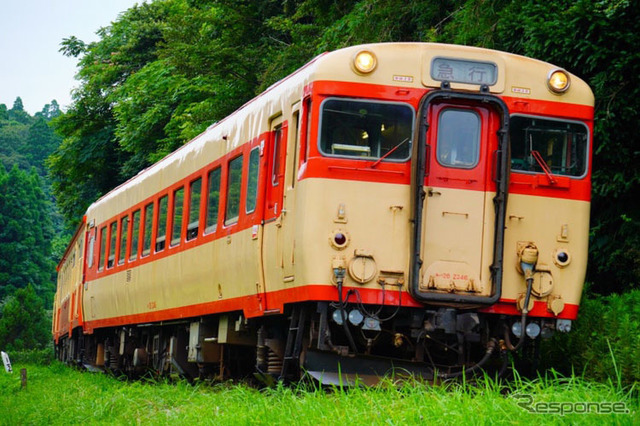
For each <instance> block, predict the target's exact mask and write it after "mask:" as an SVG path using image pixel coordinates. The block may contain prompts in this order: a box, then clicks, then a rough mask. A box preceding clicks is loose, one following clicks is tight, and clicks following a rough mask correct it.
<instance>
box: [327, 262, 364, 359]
mask: <svg viewBox="0 0 640 426" xmlns="http://www.w3.org/2000/svg"><path fill="white" fill-rule="evenodd" d="M345 272H346V271H345V269H344V268H334V270H333V275H334V276H335V277H336V284H337V285H338V302H339V304H340V307H339V309H340V318H341V319H342V327H344V332H345V334H346V335H347V339H348V340H349V347H351V350H352V351H353V353H354V354H357V353H358V349H357V348H356V342H355V341H354V340H353V336H352V335H351V330H349V324H347V315H346V314H345V312H344V304H343V300H342V284H343V282H344V275H345Z"/></svg>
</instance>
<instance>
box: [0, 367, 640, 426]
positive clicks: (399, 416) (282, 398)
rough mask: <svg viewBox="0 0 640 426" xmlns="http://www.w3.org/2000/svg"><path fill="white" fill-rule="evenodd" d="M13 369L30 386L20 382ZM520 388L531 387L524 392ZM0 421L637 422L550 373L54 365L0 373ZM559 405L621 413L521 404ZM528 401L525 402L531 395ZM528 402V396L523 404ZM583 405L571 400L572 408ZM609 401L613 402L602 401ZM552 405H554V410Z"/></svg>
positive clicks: (629, 397) (615, 397) (586, 388)
mask: <svg viewBox="0 0 640 426" xmlns="http://www.w3.org/2000/svg"><path fill="white" fill-rule="evenodd" d="M20 368H26V369H27V374H28V384H27V387H26V389H21V384H20ZM523 395H530V398H531V399H527V398H529V397H526V396H523ZM0 400H1V402H0V424H2V425H21V424H34V425H57V424H154V425H156V424H172V425H175V424H224V425H227V424H232V425H233V424H238V425H246V424H251V425H253V424H283V425H307V424H308V425H317V424H327V425H328V424H332V425H333V424H348V425H353V424H356V425H360V424H362V425H369V424H389V425H405V424H418V423H427V422H428V423H434V422H437V423H439V424H461V423H464V424H485V423H499V424H524V423H527V424H531V423H532V422H535V423H552V424H556V423H558V424H574V423H577V422H580V423H601V422H606V423H607V424H609V423H613V424H638V423H639V422H640V418H639V417H638V409H639V408H640V404H639V401H638V392H637V390H636V389H634V388H633V387H631V388H627V389H623V388H621V387H620V386H618V385H617V384H615V383H608V384H601V383H595V382H588V381H585V380H583V379H580V378H576V377H571V378H563V377H560V376H558V375H555V374H553V373H550V374H548V375H547V376H546V377H540V378H538V379H537V380H532V381H531V380H524V379H521V378H519V377H516V378H515V379H514V380H513V381H511V382H509V383H504V382H500V381H496V380H493V379H489V378H483V379H481V380H479V381H478V382H477V383H475V384H473V385H472V384H468V383H466V384H465V383H464V382H462V383H460V382H457V383H449V384H444V385H440V386H429V385H424V384H420V383H417V382H414V383H406V384H403V385H395V384H393V383H392V382H390V381H386V382H383V383H382V384H380V385H379V386H377V387H374V388H350V389H346V388H345V389H341V388H339V387H334V388H332V389H328V390H327V389H319V388H318V387H317V386H314V385H312V384H311V385H309V384H306V385H304V384H303V385H298V386H297V387H296V386H294V387H284V386H278V387H276V388H273V389H263V390H257V389H254V388H251V387H248V386H246V385H242V384H239V385H231V384H218V385H206V384H196V385H191V384H188V383H186V382H177V383H169V382H162V381H161V382H158V383H149V382H144V381H134V382H124V381H119V380H117V379H116V378H114V377H110V376H107V375H102V374H91V373H85V372H80V371H77V370H73V369H71V368H68V367H66V366H64V365H62V364H59V363H54V364H52V365H50V366H37V365H15V366H14V372H13V374H6V373H4V372H1V371H0ZM523 401H524V402H526V401H530V403H529V404H528V406H529V407H533V406H535V407H537V408H538V409H542V410H543V411H546V412H549V411H553V409H554V408H553V407H556V408H562V407H564V408H563V410H564V411H565V412H566V411H568V410H570V409H571V408H572V407H574V406H570V405H569V404H570V403H575V402H580V403H621V404H622V405H621V406H622V407H623V408H626V409H627V410H628V411H629V413H628V414H596V413H594V412H593V410H595V405H591V406H590V407H591V408H590V410H591V412H590V413H587V414H581V413H575V412H573V413H571V412H569V413H566V414H564V415H562V416H561V415H558V414H534V413H530V412H529V411H528V410H527V409H526V408H523V407H522V406H521V405H523V404H524V402H523ZM531 401H532V402H531ZM524 405H527V404H524ZM584 407H586V406H585V405H584V404H583V405H581V406H575V407H574V408H577V409H578V410H581V409H582V408H584ZM609 407H611V404H610V405H609ZM556 411H558V410H556Z"/></svg>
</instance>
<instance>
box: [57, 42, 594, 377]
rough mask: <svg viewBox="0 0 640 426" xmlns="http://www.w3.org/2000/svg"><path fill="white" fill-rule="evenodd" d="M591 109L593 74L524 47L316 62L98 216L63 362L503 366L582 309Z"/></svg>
mask: <svg viewBox="0 0 640 426" xmlns="http://www.w3.org/2000/svg"><path fill="white" fill-rule="evenodd" d="M593 117H594V96H593V93H592V91H591V90H590V88H589V87H588V85H587V84H586V83H585V82H584V81H582V80H581V79H580V78H578V77H577V76H575V75H573V74H571V73H569V72H568V71H567V70H565V69H562V68H560V67H557V66H555V65H552V64H549V63H546V62H543V61H540V60H536V59H532V58H527V57H524V56H519V55H515V54H511V53H506V52H501V51H496V50H490V49H484V48H477V47H469V46H461V45H447V44H437V43H418V42H415V43H380V44H366V45H359V46H352V47H348V48H343V49H340V50H336V51H333V52H328V53H324V54H321V55H319V56H317V57H316V58H314V59H313V60H311V61H310V62H309V63H307V64H306V65H305V66H303V67H302V68H300V69H299V70H297V71H296V72H294V73H293V74H291V75H289V76H288V77H286V78H284V79H282V80H281V81H279V82H277V83H275V84H274V85H272V86H271V87H269V88H268V89H267V90H265V91H264V92H263V93H261V94H260V95H258V96H256V97H255V98H254V99H252V100H251V101H249V102H247V103H246V104H245V105H243V106H242V107H241V108H239V109H238V110H237V111H235V112H234V113H232V114H231V115H229V116H228V117H226V118H224V119H222V120H221V121H219V122H216V123H214V124H212V125H211V126H210V127H209V128H208V129H207V130H206V131H204V132H203V133H202V134H200V135H199V136H197V137H196V138H195V139H193V140H191V141H189V142H188V143H186V144H185V145H183V146H182V147H180V148H179V149H177V150H176V151H175V152H173V153H171V154H169V155H167V156H166V157H165V158H164V159H162V160H160V161H158V162H157V163H155V164H153V165H152V166H150V167H148V168H147V169H145V170H143V171H141V172H139V173H138V174H137V175H136V176H134V177H133V178H131V179H129V180H128V181H126V182H125V183H123V184H121V185H120V186H118V187H117V188H115V189H113V190H112V191H110V192H109V193H107V194H105V195H104V196H102V197H101V198H99V199H98V200H96V201H95V202H93V203H92V204H91V205H90V206H89V207H88V209H87V210H86V213H85V215H84V217H83V219H82V221H81V223H80V224H79V226H78V228H77V231H76V232H75V235H74V236H73V238H72V240H71V242H70V244H69V246H68V248H67V250H66V252H65V254H64V256H63V258H62V260H61V261H60V263H59V264H58V269H57V270H58V282H57V291H56V295H55V301H54V311H53V328H52V332H53V340H54V346H55V349H56V356H57V357H58V359H60V360H61V361H65V362H69V363H75V364H79V365H83V366H85V367H87V368H97V369H109V370H116V371H120V372H123V373H126V374H132V375H135V374H142V373H144V372H148V371H153V372H155V373H157V374H168V375H179V376H184V377H192V378H194V377H213V378H218V379H225V378H229V377H231V378H233V377H256V378H258V379H260V380H261V381H262V382H264V383H275V382H277V381H278V380H283V381H288V380H297V379H298V378H300V377H301V375H309V376H310V377H313V378H314V379H317V380H321V381H323V382H324V383H332V382H333V383H335V382H337V381H340V382H341V383H347V382H354V381H356V380H359V381H361V382H364V383H369V382H375V381H376V380H378V379H379V378H380V377H383V376H385V375H387V374H392V373H394V372H397V373H399V372H404V373H406V374H411V375H417V376H421V377H424V378H427V379H428V380H435V379H447V378H455V377H459V376H461V375H463V374H472V373H475V372H478V371H482V370H484V369H489V368H495V369H497V370H498V372H502V371H504V368H505V365H506V364H507V363H508V359H509V356H510V354H511V353H519V351H523V350H524V349H525V348H531V347H535V345H536V344H537V343H538V342H539V341H540V339H542V338H546V337H549V336H551V335H552V334H553V333H555V332H569V331H570V330H571V325H572V323H573V321H575V320H576V318H577V315H578V309H579V305H580V298H581V293H582V289H583V284H584V279H585V273H586V266H587V249H588V235H589V210H590V194H591V155H592V154H591V153H592V146H593V142H592V141H593V138H592V135H593Z"/></svg>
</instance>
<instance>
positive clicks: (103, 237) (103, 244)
mask: <svg viewBox="0 0 640 426" xmlns="http://www.w3.org/2000/svg"><path fill="white" fill-rule="evenodd" d="M106 250H107V227H106V226H103V227H102V228H100V252H99V255H98V271H102V270H103V269H104V255H105V253H106Z"/></svg>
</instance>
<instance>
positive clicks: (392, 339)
mask: <svg viewBox="0 0 640 426" xmlns="http://www.w3.org/2000/svg"><path fill="white" fill-rule="evenodd" d="M517 321H518V320H514V318H513V317H507V316H500V315H489V314H482V313H478V312H475V311H465V310H459V309H453V308H449V307H435V308H433V309H426V310H425V309H417V308H401V309H400V308H397V307H391V306H386V307H385V306H364V305H360V306H358V305H355V304H350V306H348V307H347V306H345V307H344V308H343V309H341V307H340V305H339V304H337V303H330V302H316V303H305V304H295V305H291V306H288V309H287V310H286V311H285V314H284V315H274V316H268V317H261V318H253V319H246V318H244V317H243V315H242V313H240V312H237V313H228V314H223V315H216V316H208V317H202V318H192V319H185V320H179V321H171V322H164V323H154V324H137V325H129V326H124V327H115V328H109V329H99V330H95V331H94V333H93V334H86V335H85V334H82V331H81V329H76V330H75V331H74V332H73V334H72V336H71V338H70V339H69V338H67V337H65V338H61V339H60V341H59V343H58V345H57V346H56V355H57V357H58V359H60V360H61V361H64V362H68V363H73V364H77V365H79V366H82V367H84V368H87V369H90V370H96V369H97V370H107V371H112V372H115V373H117V374H124V375H126V376H129V377H139V376H142V375H144V374H152V375H161V376H175V377H183V378H188V379H195V378H209V379H215V380H227V379H248V378H249V379H257V380H259V381H260V382H262V383H263V384H266V385H271V384H274V383H276V382H278V381H284V382H289V381H296V380H299V379H300V378H301V377H302V376H303V375H305V374H306V375H308V376H309V377H311V378H313V379H315V380H317V381H318V382H320V383H323V384H338V383H342V384H353V383H355V382H356V381H359V382H360V383H363V384H374V383H376V382H378V381H379V380H380V378H381V377H385V376H387V377H389V376H393V377H395V378H401V377H406V376H414V377H420V378H422V379H425V380H428V381H437V380H445V379H450V378H456V377H460V376H462V375H463V374H464V375H466V376H470V375H473V374H474V373H476V372H479V371H488V372H490V373H492V374H500V375H501V374H504V373H505V371H507V368H508V367H509V366H510V362H509V359H510V358H509V356H508V353H509V351H510V350H516V349H519V348H520V346H521V343H523V342H524V341H528V342H527V343H533V344H534V345H531V344H529V345H528V346H529V347H533V346H535V344H536V343H538V342H539V341H540V339H539V338H538V339H533V340H532V339H531V338H523V339H520V340H519V341H518V343H517V344H512V343H511V341H512V340H513V339H516V340H517V339H518V338H517V337H515V336H514V335H513V333H512V331H511V330H512V328H513V324H515V323H516V322H517ZM530 324H536V326H537V327H540V328H541V329H543V330H546V332H545V334H546V335H548V334H549V331H551V329H552V328H553V326H554V324H552V323H545V322H544V321H542V322H541V321H539V320H535V321H531V322H530ZM543 335H544V334H543ZM514 342H515V340H514Z"/></svg>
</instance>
